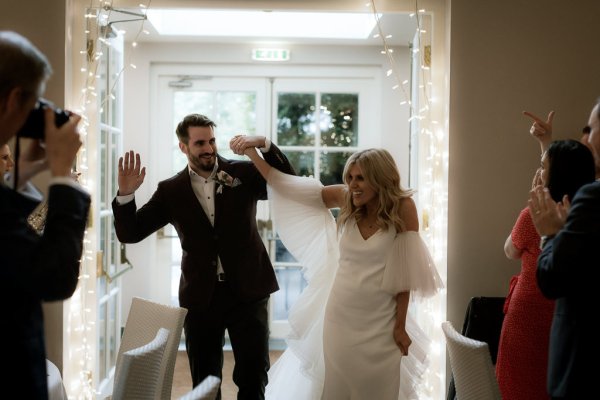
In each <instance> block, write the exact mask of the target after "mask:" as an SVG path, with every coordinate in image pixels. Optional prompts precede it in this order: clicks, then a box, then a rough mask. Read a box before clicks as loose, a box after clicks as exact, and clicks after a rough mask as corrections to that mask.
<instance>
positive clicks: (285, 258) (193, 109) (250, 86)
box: [152, 71, 379, 339]
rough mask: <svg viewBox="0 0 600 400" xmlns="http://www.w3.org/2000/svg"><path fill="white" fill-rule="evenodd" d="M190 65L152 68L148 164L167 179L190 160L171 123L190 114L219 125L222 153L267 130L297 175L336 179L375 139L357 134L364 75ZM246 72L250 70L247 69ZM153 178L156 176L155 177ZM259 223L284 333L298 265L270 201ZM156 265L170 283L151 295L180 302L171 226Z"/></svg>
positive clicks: (361, 124) (299, 281) (366, 89)
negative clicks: (281, 74) (213, 70)
mask: <svg viewBox="0 0 600 400" xmlns="http://www.w3.org/2000/svg"><path fill="white" fill-rule="evenodd" d="M193 72H194V71H189V72H188V73H178V74H168V73H165V74H158V73H157V74H156V76H155V81H156V86H155V87H156V102H155V104H156V109H157V111H158V110H160V112H155V113H154V114H155V115H154V118H155V119H156V123H155V124H154V125H155V126H156V134H155V135H153V139H152V140H153V141H155V142H156V146H158V148H160V149H162V150H161V152H160V154H161V157H158V158H157V159H156V160H155V161H154V163H153V164H154V165H152V168H155V169H156V170H157V171H159V173H158V174H157V180H161V179H165V178H167V177H169V176H171V175H173V174H174V173H175V172H178V171H180V170H181V169H183V168H184V167H185V165H186V163H187V160H186V158H185V155H184V154H182V153H181V151H180V149H179V146H178V142H177V137H176V135H175V127H176V125H177V123H178V122H179V121H181V120H182V119H183V117H184V116H185V115H187V114H189V113H200V114H205V115H207V116H208V117H209V118H211V119H212V120H213V121H215V123H216V124H217V128H216V129H215V136H216V139H217V148H218V151H219V153H220V154H221V155H222V156H224V157H226V158H241V159H243V158H244V157H240V156H236V155H234V154H233V153H232V152H231V151H230V150H229V141H230V139H231V138H232V137H233V136H234V135H236V134H239V133H243V134H247V135H264V136H266V137H269V138H270V139H271V140H272V141H273V143H276V144H277V145H278V147H280V148H281V150H282V151H283V152H284V153H285V154H286V156H287V157H288V158H289V159H290V162H291V163H292V165H293V166H294V168H295V170H296V172H297V173H298V174H299V175H306V176H309V175H310V176H314V177H315V178H317V179H320V180H321V181H322V182H323V183H324V184H332V183H341V174H342V170H343V166H344V163H345V160H346V158H347V157H348V156H349V155H350V154H352V153H353V152H354V151H356V150H357V149H358V148H364V147H369V146H372V145H374V144H373V143H376V142H377V141H378V139H379V138H374V137H373V136H370V135H361V134H360V133H361V132H366V131H367V127H369V125H370V124H372V122H373V121H372V119H373V118H374V115H375V112H374V111H375V110H374V107H376V102H375V100H374V97H375V96H373V94H372V89H371V86H372V85H370V81H369V79H364V78H354V79H352V78H345V79H332V78H327V79H322V78H318V77H312V78H310V77H300V78H298V77H294V78H289V77H288V78H273V77H262V76H207V75H204V74H202V75H200V74H194V73H193ZM244 75H247V74H244ZM153 184H154V185H155V184H156V182H154V183H153ZM257 219H258V226H259V229H260V230H261V234H262V237H263V241H264V243H265V247H266V248H267V250H268V251H269V254H270V256H271V260H272V262H273V265H274V268H275V273H276V275H277V279H278V282H279V286H280V290H279V291H278V292H276V293H274V294H273V296H271V301H270V330H271V337H272V338H273V339H283V338H284V337H285V336H286V335H287V334H288V333H289V325H288V322H287V315H288V312H289V309H290V307H291V306H292V305H293V304H294V301H295V300H296V299H297V297H298V296H299V294H300V292H301V291H302V289H303V288H304V287H305V285H306V282H305V281H304V279H303V277H302V274H301V265H300V264H299V263H298V262H297V261H296V260H295V259H294V258H293V256H292V255H291V254H289V253H288V252H287V250H286V249H285V246H284V245H283V244H282V243H281V241H280V240H279V239H278V237H277V233H276V232H274V231H273V229H272V223H271V219H270V211H269V205H268V201H261V202H259V204H258V210H257ZM156 246H157V255H158V257H157V259H158V261H157V264H159V265H161V266H162V267H161V269H162V270H163V271H162V272H161V274H162V273H164V271H165V269H164V266H165V265H168V266H169V268H168V274H169V276H168V282H170V284H169V285H162V287H160V289H158V290H161V291H163V292H162V293H156V294H155V295H153V297H156V298H159V299H163V300H164V299H168V301H170V302H171V303H172V304H175V305H176V304H178V301H177V290H178V286H179V277H180V261H181V247H180V244H179V240H178V239H177V236H176V233H175V231H174V230H173V228H172V227H171V226H168V227H166V228H165V229H163V230H162V231H161V232H159V234H158V235H157V243H156Z"/></svg>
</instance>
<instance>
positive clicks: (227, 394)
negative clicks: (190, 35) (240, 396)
mask: <svg viewBox="0 0 600 400" xmlns="http://www.w3.org/2000/svg"><path fill="white" fill-rule="evenodd" d="M224 354H225V362H224V365H223V382H222V384H221V398H222V400H235V399H236V398H237V387H236V386H235V384H234V383H233V381H232V380H231V374H232V372H233V353H232V352H231V351H229V350H228V351H225V353H224ZM269 354H270V356H271V365H273V363H274V362H275V361H277V359H278V358H279V356H280V355H281V351H280V350H272V351H271V352H270V353H269ZM190 390H192V378H191V376H190V366H189V364H188V360H187V355H186V353H185V351H179V353H178V354H177V360H176V361H175V373H174V375H173V388H172V389H171V398H172V399H178V398H179V397H181V396H183V395H184V394H186V393H187V392H189V391H190Z"/></svg>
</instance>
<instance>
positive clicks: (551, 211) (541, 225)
mask: <svg viewBox="0 0 600 400" xmlns="http://www.w3.org/2000/svg"><path fill="white" fill-rule="evenodd" d="M527 203H528V207H529V213H530V214H531V219H532V221H533V224H534V225H535V229H536V231H537V232H538V234H539V235H540V236H554V235H556V234H557V233H558V231H560V230H561V229H562V227H563V226H564V224H565V222H566V220H567V214H568V213H569V208H570V207H571V202H570V201H569V197H568V196H567V195H564V196H563V198H562V201H561V202H558V203H557V202H555V201H554V200H553V199H552V196H550V191H549V190H548V188H545V187H543V186H541V185H538V186H536V187H535V188H533V189H532V190H531V192H529V200H528V201H527Z"/></svg>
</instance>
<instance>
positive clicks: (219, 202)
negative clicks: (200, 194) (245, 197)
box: [213, 157, 229, 226]
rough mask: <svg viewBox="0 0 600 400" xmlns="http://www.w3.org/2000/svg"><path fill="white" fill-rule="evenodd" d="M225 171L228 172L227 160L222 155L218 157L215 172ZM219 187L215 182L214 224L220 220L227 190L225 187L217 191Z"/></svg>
mask: <svg viewBox="0 0 600 400" xmlns="http://www.w3.org/2000/svg"><path fill="white" fill-rule="evenodd" d="M219 171H225V172H227V173H228V174H229V162H227V160H226V159H224V158H223V157H219V168H218V170H217V172H219ZM218 187H219V184H218V183H215V190H214V192H213V195H214V196H215V226H217V223H218V222H219V221H220V218H221V211H222V210H223V208H224V199H225V196H226V194H227V190H226V189H225V188H223V189H222V191H221V193H217V189H218Z"/></svg>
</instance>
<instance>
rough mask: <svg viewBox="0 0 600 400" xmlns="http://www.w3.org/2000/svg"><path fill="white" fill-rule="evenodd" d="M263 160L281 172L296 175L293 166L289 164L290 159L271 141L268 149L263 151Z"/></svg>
mask: <svg viewBox="0 0 600 400" xmlns="http://www.w3.org/2000/svg"><path fill="white" fill-rule="evenodd" d="M263 156H264V158H265V161H266V162H268V163H269V165H270V166H271V167H273V168H276V169H278V170H280V171H281V172H283V173H286V174H289V175H296V172H295V171H294V167H292V164H290V161H289V160H288V159H287V157H286V156H285V154H283V152H282V151H281V150H280V149H279V147H277V146H275V144H274V143H271V147H270V148H269V151H267V152H266V153H263Z"/></svg>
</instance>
